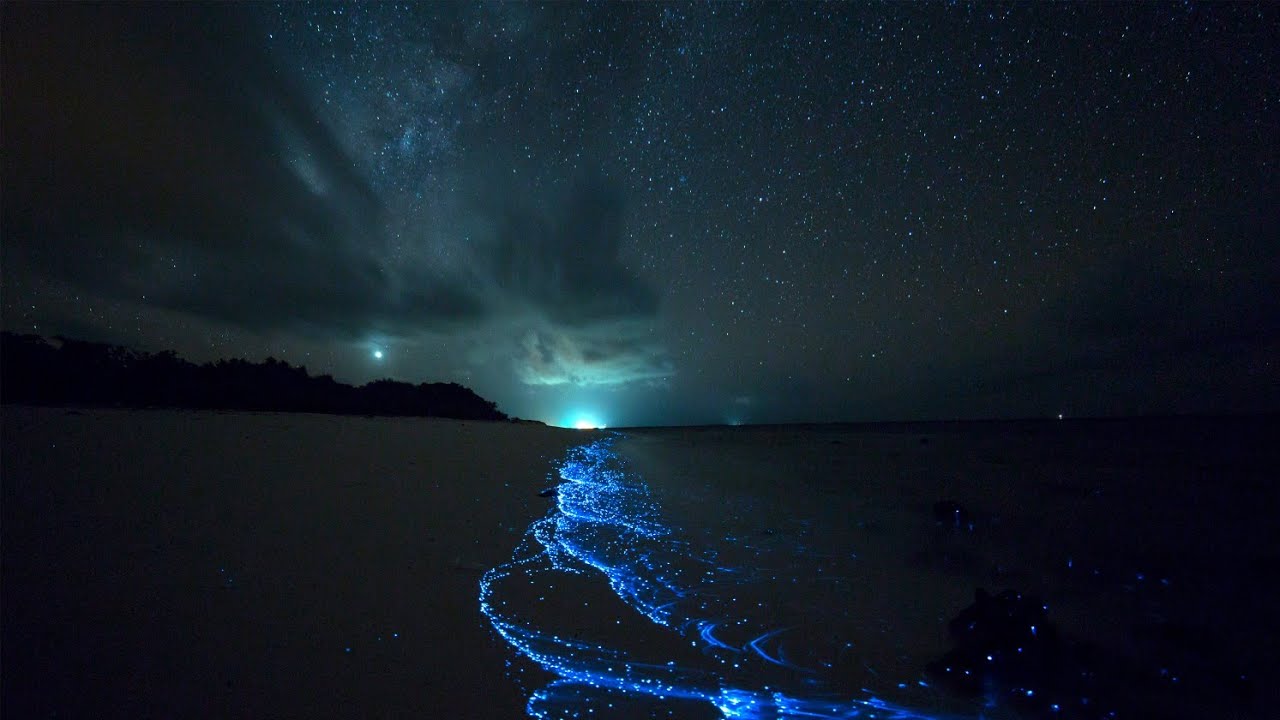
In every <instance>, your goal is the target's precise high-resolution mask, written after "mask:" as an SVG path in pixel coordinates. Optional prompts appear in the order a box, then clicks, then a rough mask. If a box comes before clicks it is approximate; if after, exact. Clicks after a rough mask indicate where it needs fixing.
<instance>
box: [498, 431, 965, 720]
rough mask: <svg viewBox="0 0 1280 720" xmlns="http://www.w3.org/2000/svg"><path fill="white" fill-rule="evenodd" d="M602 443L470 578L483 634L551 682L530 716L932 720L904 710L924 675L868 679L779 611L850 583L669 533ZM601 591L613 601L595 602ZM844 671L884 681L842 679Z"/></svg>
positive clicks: (820, 624) (862, 667)
mask: <svg viewBox="0 0 1280 720" xmlns="http://www.w3.org/2000/svg"><path fill="white" fill-rule="evenodd" d="M612 442H613V441H612V439H603V440H599V441H597V442H594V443H591V444H589V445H585V446H582V447H578V448H575V449H574V450H572V451H571V452H570V453H569V455H568V456H567V457H566V458H565V459H564V460H563V461H562V462H561V463H560V465H559V476H560V479H561V483H560V484H559V485H558V487H557V492H556V494H555V505H554V507H553V508H552V509H551V510H550V511H549V512H548V514H547V515H546V516H545V517H543V518H541V519H539V520H537V521H536V522H534V523H533V524H532V525H531V526H530V527H529V529H528V531H527V532H526V534H525V536H524V538H523V539H522V541H521V543H520V545H519V546H518V548H517V549H516V552H515V554H514V556H513V557H512V559H511V561H510V562H507V563H505V564H503V565H501V566H499V567H496V568H493V569H492V570H490V571H488V572H487V573H485V575H484V577H483V578H482V580H481V583H480V608H481V611H482V612H483V613H484V615H485V616H486V617H487V618H488V619H489V620H490V622H491V623H492V625H493V628H494V629H495V630H496V631H497V632H498V634H499V635H501V636H502V638H503V639H504V640H506V642H508V643H509V644H510V645H511V646H512V647H513V648H514V649H515V650H516V651H517V652H519V653H520V654H521V655H523V656H525V657H527V658H529V659H530V660H532V661H534V662H535V663H537V664H538V665H540V666H541V667H543V668H544V669H546V670H548V671H550V672H551V673H553V674H554V675H556V676H557V678H558V679H557V680H555V681H554V682H551V683H550V684H548V685H546V686H544V687H541V688H539V689H537V690H536V691H534V692H533V693H532V695H531V697H530V699H529V703H528V712H529V714H530V715H531V716H533V717H537V718H562V717H580V716H585V715H588V714H590V715H594V716H597V717H599V716H602V715H604V716H608V713H607V712H606V711H609V710H613V711H618V708H620V707H621V708H624V709H623V711H622V714H624V715H626V714H628V713H626V712H625V708H626V706H631V708H632V710H634V709H635V708H640V707H648V708H654V710H653V712H655V713H656V712H661V711H662V709H663V707H664V706H665V707H666V708H668V710H669V709H670V708H671V707H676V706H679V704H681V703H688V702H693V703H701V704H704V705H707V706H710V707H711V708H714V709H715V710H718V711H719V713H720V715H721V716H723V717H724V718H732V719H743V720H752V719H758V718H783V717H785V718H798V717H804V718H855V717H856V718H937V717H941V715H940V714H939V713H937V712H935V711H929V710H923V709H913V707H919V704H918V703H913V702H912V701H913V700H919V699H920V698H921V697H924V696H925V695H928V694H930V693H932V691H931V690H929V689H928V687H927V683H925V682H924V681H923V680H922V679H916V678H879V677H878V675H877V672H876V671H875V669H874V668H872V667H871V666H869V665H867V664H866V663H863V662H861V661H860V660H859V659H858V657H857V648H856V647H855V646H854V645H855V644H854V643H853V642H851V641H847V640H844V639H842V638H841V637H840V636H839V633H837V632H836V631H835V630H834V629H833V628H832V627H830V626H828V625H827V624H826V623H825V622H824V620H823V618H822V617H820V616H815V613H814V612H813V611H812V610H806V611H805V612H796V611H795V610H794V608H791V609H789V608H788V603H789V602H790V600H789V599H793V598H795V597H796V595H797V593H805V594H807V593H810V592H816V593H827V594H829V595H830V598H831V600H830V601H828V602H839V598H840V595H841V592H842V589H841V588H842V587H845V586H846V585H847V582H848V579H847V578H840V577H816V578H799V577H795V576H789V575H788V567H789V565H788V561H787V557H788V555H787V553H782V554H781V555H779V554H778V553H774V554H772V555H768V556H766V555H764V554H761V553H758V552H755V551H753V550H752V545H751V542H749V540H750V539H747V538H738V539H736V540H737V541H735V539H734V538H729V541H730V542H729V543H727V544H723V545H721V546H719V547H717V546H716V544H715V543H708V542H705V541H703V540H699V539H696V535H691V534H689V533H684V532H681V531H680V530H679V529H677V528H674V527H671V526H669V525H668V524H667V521H664V518H663V513H662V508H661V507H659V503H658V502H657V500H656V499H655V497H654V496H653V494H652V493H651V492H650V490H649V488H648V487H647V486H646V485H645V483H644V482H643V481H642V479H641V478H639V477H637V476H635V475H634V474H633V473H629V472H627V471H626V470H625V468H624V467H623V465H622V463H621V461H620V460H619V459H618V458H617V457H616V455H615V454H614V453H613V451H612V449H611V443H612ZM810 551H811V549H810V548H804V547H793V548H790V549H789V550H788V552H791V553H792V555H791V557H795V558H798V557H800V555H799V554H803V553H805V552H810ZM797 553H799V554H797ZM727 556H732V557H733V560H734V561H730V560H729V559H727ZM810 561H812V558H810ZM817 567H818V569H817V570H816V571H813V572H814V574H815V575H820V574H821V572H822V569H821V563H819V565H818V566H817ZM797 572H799V571H797ZM805 572H806V573H808V572H809V570H806V571H805ZM801 580H804V582H806V583H808V584H807V585H805V586H804V588H800V589H798V588H797V583H799V582H800V581H801ZM842 583H843V584H842ZM603 584H607V586H608V587H609V588H610V589H611V591H612V594H611V597H609V598H608V599H609V602H608V603H605V605H604V606H602V605H601V603H600V601H599V600H598V599H597V600H595V601H594V602H595V603H596V604H595V605H594V606H593V605H592V604H591V603H592V602H593V601H592V600H591V598H593V597H595V598H598V597H599V596H600V593H599V592H598V589H599V588H600V587H602V585H603ZM819 605H821V603H820V604H819ZM797 618H799V619H800V620H803V622H802V623H800V624H796V620H797ZM851 667H857V668H858V674H857V677H858V678H859V682H861V680H862V679H864V678H872V679H875V680H877V682H878V683H879V684H880V685H882V686H878V687H873V686H858V687H853V688H850V687H849V682H850V680H849V678H850V676H851V673H850V672H849V668H851ZM871 684H872V685H874V684H876V683H871ZM654 703H656V705H654ZM634 714H636V713H635V712H632V713H630V715H634Z"/></svg>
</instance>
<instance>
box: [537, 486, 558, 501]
mask: <svg viewBox="0 0 1280 720" xmlns="http://www.w3.org/2000/svg"><path fill="white" fill-rule="evenodd" d="M556 492H557V488H556V486H554V485H552V486H551V487H549V488H547V489H546V490H543V491H541V492H539V493H538V497H542V498H549V497H555V495H556Z"/></svg>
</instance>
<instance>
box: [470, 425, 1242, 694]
mask: <svg viewBox="0 0 1280 720" xmlns="http://www.w3.org/2000/svg"><path fill="white" fill-rule="evenodd" d="M934 430H935V431H934V432H930V433H918V432H902V431H900V432H895V433H880V434H876V433H867V432H865V431H864V432H858V431H851V430H848V429H837V430H833V429H808V430H805V429H794V430H787V431H779V430H770V431H765V430H757V431H756V432H755V433H750V432H748V433H733V432H731V431H703V432H694V431H682V432H667V433H665V434H664V433H647V434H646V433H628V434H626V435H613V436H608V437H605V438H602V439H598V440H596V441H594V442H591V443H588V444H584V445H583V446H581V447H579V448H577V449H575V450H574V451H573V452H571V453H570V454H569V456H567V457H566V458H564V459H562V460H561V461H560V462H559V463H558V464H557V468H556V470H555V476H554V478H553V479H554V480H555V485H554V495H553V498H552V503H551V507H550V508H549V510H548V513H547V514H546V515H545V516H544V517H542V518H540V519H539V520H537V521H536V522H534V523H533V524H532V525H531V526H530V528H529V530H528V532H527V533H526V535H525V537H524V539H523V541H522V542H521V544H520V547H518V548H517V549H516V552H515V553H514V555H513V558H512V560H511V561H510V562H508V563H505V564H503V565H502V566H499V567H497V568H494V569H493V570H491V571H489V572H488V573H486V575H485V577H484V579H483V581H482V585H481V609H482V612H483V613H484V615H485V616H486V617H487V618H488V619H489V621H490V622H491V623H492V626H493V628H494V629H495V631H496V632H497V633H498V635H499V636H500V637H502V638H503V639H504V640H505V641H506V642H507V643H509V644H510V645H511V646H512V648H513V649H514V650H515V651H516V652H517V653H518V654H519V655H521V656H522V657H523V658H525V659H527V660H530V661H532V662H533V663H536V664H537V665H538V666H541V667H542V668H543V669H544V670H546V671H549V673H550V674H551V675H552V676H553V677H554V679H553V680H552V681H551V682H549V683H546V684H543V685H540V686H538V687H531V688H530V700H529V705H528V712H529V714H530V715H531V716H534V717H540V718H541V717H545V718H559V717H566V718H567V717H584V716H594V717H661V716H672V717H724V718H770V717H826V718H846V717H867V718H943V717H990V718H996V717H1039V716H1046V717H1048V716H1055V715H1061V716H1064V717H1137V716H1141V713H1142V712H1143V711H1142V708H1155V709H1158V710H1159V711H1160V712H1165V713H1166V714H1168V713H1172V716H1179V714H1178V713H1179V711H1178V708H1183V709H1185V710H1186V715H1184V716H1186V717H1192V716H1196V713H1199V712H1200V710H1203V709H1205V708H1209V709H1214V708H1216V709H1217V710H1220V711H1221V710H1224V709H1226V708H1228V707H1230V708H1231V709H1232V712H1233V713H1237V714H1236V716H1240V717H1250V716H1251V715H1249V714H1248V713H1250V712H1253V710H1252V708H1253V707H1257V697H1256V695H1257V693H1255V692H1253V691H1252V689H1251V688H1252V683H1251V682H1250V678H1249V677H1248V674H1249V673H1255V674H1256V673H1257V672H1258V671H1259V668H1257V667H1256V665H1257V662H1256V661H1254V662H1253V663H1252V664H1253V666H1250V663H1248V662H1243V661H1241V662H1240V663H1238V665H1239V666H1238V667H1237V666H1232V667H1230V668H1225V669H1224V670H1222V671H1221V672H1219V671H1218V670H1210V669H1209V668H1206V667H1205V665H1204V663H1205V662H1206V661H1204V660H1202V659H1198V658H1197V653H1198V652H1201V651H1203V650H1204V649H1205V648H1204V646H1203V645H1197V644H1196V643H1195V641H1194V640H1190V641H1189V640H1186V639H1185V638H1184V639H1179V637H1180V636H1182V635H1186V634H1187V633H1188V632H1190V633H1192V634H1194V633H1197V632H1210V633H1212V632H1213V630H1204V629H1202V628H1201V626H1200V625H1196V624H1195V623H1194V622H1191V623H1188V621H1187V620H1186V618H1185V617H1184V616H1186V615H1188V613H1189V614H1191V615H1194V614H1195V613H1194V612H1193V609H1194V605H1195V603H1196V601H1197V600H1196V592H1195V588H1194V587H1190V588H1189V587H1187V586H1188V585H1194V584H1195V583H1197V582H1201V581H1204V580H1205V578H1204V577H1197V576H1196V575H1197V572H1200V573H1201V575H1203V573H1202V572H1201V571H1202V570H1203V568H1201V567H1200V564H1202V561H1200V560H1195V559H1193V558H1190V557H1187V558H1185V562H1184V563H1183V564H1182V566H1180V565H1179V560H1178V558H1177V552H1176V550H1177V549H1178V548H1179V547H1182V546H1181V545H1180V544H1179V542H1178V541H1176V539H1175V540H1174V541H1168V542H1165V541H1161V542H1157V541H1154V540H1152V539H1151V538H1149V537H1147V538H1144V539H1143V542H1142V543H1138V544H1139V545H1143V546H1144V547H1143V548H1140V549H1138V550H1134V549H1133V548H1129V551H1128V552H1121V551H1120V550H1119V549H1117V548H1114V547H1113V548H1112V551H1111V552H1107V547H1108V543H1109V542H1114V541H1116V540H1117V538H1118V537H1120V536H1124V535H1125V534H1126V533H1129V534H1131V535H1134V536H1135V537H1136V536H1142V535H1143V534H1144V533H1145V534H1147V535H1150V533H1151V532H1153V531H1154V532H1159V531H1160V529H1161V528H1160V524H1161V523H1162V522H1163V523H1164V524H1165V525H1166V526H1167V525H1168V524H1169V523H1177V524H1178V527H1177V528H1175V530H1181V531H1194V530H1195V529H1196V527H1197V526H1196V524H1195V523H1194V522H1193V521H1194V520H1196V519H1197V518H1199V519H1200V520H1201V521H1202V523H1203V521H1205V518H1204V517H1203V516H1204V511H1200V512H1189V513H1187V515H1186V517H1176V518H1175V517H1161V518H1155V519H1153V518H1150V517H1147V518H1145V519H1144V518H1142V517H1141V515H1142V513H1141V512H1136V513H1135V507H1130V506H1136V505H1140V504H1141V503H1139V502H1137V500H1139V499H1140V498H1135V497H1134V495H1135V494H1137V493H1138V492H1139V491H1138V490H1137V489H1136V487H1135V484H1136V485H1141V482H1139V480H1142V478H1145V477H1146V474H1147V473H1146V472H1145V471H1139V472H1136V474H1135V473H1129V474H1128V475H1125V473H1123V472H1117V471H1116V468H1117V467H1123V466H1124V463H1123V462H1121V463H1119V465H1116V463H1115V462H1112V463H1111V464H1104V465H1103V466H1102V467H1098V466H1096V465H1090V464H1088V463H1085V462H1082V460H1081V458H1082V455H1081V454H1080V453H1072V452H1065V451H1064V450H1063V448H1064V447H1066V448H1072V447H1074V448H1075V449H1076V450H1082V449H1083V450H1086V451H1087V450H1088V446H1089V442H1083V441H1080V439H1079V438H1075V439H1074V440H1073V441H1071V442H1066V441H1063V440H1062V438H1058V439H1057V441H1056V444H1055V441H1054V440H1053V439H1050V440H1048V441H1046V439H1045V438H1044V437H1028V436H1026V435H1025V433H1018V432H1015V433H1013V434H1012V435H1007V434H1006V436H1003V437H997V438H995V439H992V438H991V437H990V436H991V429H990V428H986V429H984V430H983V431H982V433H980V435H981V437H983V438H986V440H982V439H980V438H979V437H977V436H975V435H974V434H973V433H972V432H962V433H958V434H957V433H955V432H952V433H947V432H938V431H936V430H937V429H936V428H934ZM997 435H998V433H997ZM1072 442H1075V443H1076V445H1073V444H1072ZM1081 442H1083V445H1080V443H1081ZM1046 453H1048V455H1047V456H1046ZM1054 453H1057V454H1056V455H1055V454H1054ZM1087 455H1088V453H1087V452H1085V453H1084V456H1087ZM1112 455H1113V457H1112V460H1113V461H1114V460H1115V457H1114V455H1115V452H1114V449H1113V450H1112ZM1153 462H1154V461H1153ZM957 474H961V475H963V477H957ZM1135 475H1136V476H1141V477H1139V478H1138V480H1135ZM1184 480H1185V478H1184ZM1170 491H1171V492H1174V490H1172V489H1171V490H1170ZM1178 492H1185V489H1184V490H1183V491H1178ZM1175 494H1176V492H1175ZM1210 494H1213V493H1210ZM1218 494H1220V493H1218ZM1203 496H1204V493H1200V495H1199V496H1198V497H1199V498H1200V500H1201V501H1204V497H1203ZM956 498H958V499H956ZM1182 500H1184V501H1185V500H1187V499H1186V498H1183V499H1182ZM948 503H949V504H948ZM1167 504H1168V503H1167V502H1166V503H1155V504H1154V505H1158V506H1162V505H1167ZM940 506H942V507H946V508H951V507H955V508H959V512H961V513H962V515H956V516H949V515H947V514H945V513H943V514H941V515H940V514H939V507H940ZM1184 509H1185V508H1184ZM1218 511H1219V512H1220V513H1222V514H1223V515H1230V514H1231V513H1230V508H1229V507H1219V508H1218ZM1151 512H1155V513H1157V514H1159V513H1165V514H1168V513H1169V509H1168V508H1164V509H1160V508H1156V507H1152V508H1148V514H1149V513H1151ZM1209 525H1213V526H1214V527H1217V524H1216V521H1215V522H1210V523H1209ZM1200 529H1201V530H1204V529H1205V528H1200ZM1165 530H1168V528H1167V527H1166V528H1165ZM1213 532H1215V533H1217V534H1218V535H1219V536H1221V535H1222V531H1221V528H1218V529H1217V530H1214V531H1213ZM1171 534H1172V535H1178V534H1179V533H1178V532H1172V533H1171ZM1091 535H1095V536H1093V537H1091ZM1250 540H1251V541H1253V542H1259V540H1258V539H1257V538H1252V537H1251V538H1250ZM1151 548H1155V550H1152V549H1151ZM1171 548H1172V549H1171ZM1005 587H1016V588H1018V589H1019V590H1021V591H1025V592H1028V593H1035V594H1036V597H1037V598H1044V600H1045V607H1046V608H1047V609H1048V611H1049V617H1051V618H1053V619H1054V622H1055V628H1056V627H1057V626H1061V628H1062V631H1063V635H1064V636H1069V637H1071V638H1072V640H1071V645H1070V647H1071V648H1077V647H1089V648H1094V649H1095V651H1091V652H1092V654H1090V655H1088V658H1089V659H1088V660H1087V661H1086V660H1077V658H1080V657H1084V655H1082V654H1081V653H1080V652H1076V651H1075V650H1074V649H1073V651H1072V653H1071V655H1070V658H1071V659H1070V660H1069V661H1063V662H1062V663H1058V664H1060V665H1063V666H1065V669H1064V670H1063V671H1062V672H1061V673H1059V674H1063V673H1068V674H1069V673H1086V674H1088V673H1091V674H1098V673H1104V674H1110V675H1114V676H1115V677H1114V678H1111V677H1106V678H1101V679H1097V678H1092V679H1087V683H1085V684H1082V683H1081V682H1080V681H1072V680H1071V679H1070V678H1068V679H1067V681H1065V682H1064V681H1062V679H1061V678H1058V679H1049V680H1046V681H1045V682H1046V683H1047V684H1048V687H1047V688H1045V687H1040V686H1037V685H1036V684H1035V682H1034V678H1033V680H1032V681H1027V677H1026V676H1025V674H1024V676H1021V677H1018V676H1015V678H1014V679H1016V680H1019V681H1020V682H1021V684H1019V685H1018V686H1017V687H1016V688H1015V687H1013V684H1012V682H1011V681H1010V680H1009V676H1008V675H1007V674H1006V675H1004V676H1002V675H1001V674H1000V673H997V672H992V673H990V677H989V678H988V679H987V680H985V681H984V682H983V683H982V684H981V687H982V690H981V691H980V692H978V693H976V695H975V694H974V693H967V694H958V693H956V692H953V691H952V690H951V689H950V688H949V687H948V686H947V683H946V682H940V679H939V678H938V677H937V675H936V673H931V672H930V671H929V668H930V665H931V663H934V662H936V661H937V660H938V659H939V658H942V657H944V656H945V655H946V653H947V652H948V650H949V649H950V648H951V646H952V643H953V642H954V638H952V637H951V636H950V634H949V632H948V624H949V621H950V620H951V619H952V618H953V617H954V616H956V615H957V614H958V613H960V612H961V611H962V610H963V609H964V608H965V607H966V606H967V605H968V604H969V603H970V602H972V599H973V594H974V592H975V591H976V590H977V589H978V588H985V589H989V590H991V591H992V592H995V591H998V590H1000V589H1003V588H1005ZM1215 597H1217V598H1219V599H1218V600H1213V601H1214V602H1222V601H1223V600H1222V599H1221V598H1223V597H1226V596H1221V595H1219V596H1215ZM1232 598H1234V596H1232ZM1200 600H1201V601H1204V600H1205V598H1203V597H1202V598H1200ZM1227 601H1228V602H1234V601H1235V600H1234V599H1229V600H1227ZM1036 602H1037V603H1039V602H1040V600H1037V601H1036ZM1144 628H1145V629H1144ZM1144 633H1145V634H1146V635H1145V636H1144ZM1146 636H1155V639H1154V640H1153V639H1151V637H1146ZM1165 636H1169V637H1172V638H1173V640H1170V639H1169V637H1165ZM1144 637H1145V639H1144ZM1143 642H1145V643H1147V645H1146V646H1141V647H1140V646H1139V645H1140V644H1141V643H1143ZM1161 643H1163V644H1164V645H1165V646H1167V647H1163V648H1161V647H1156V646H1159V645H1160V644H1161ZM1211 644H1212V643H1211ZM1226 645H1229V643H1227V644H1226ZM1226 645H1224V646H1223V647H1215V648H1212V650H1213V651H1214V652H1223V653H1225V654H1227V655H1230V653H1229V652H1228V651H1226V650H1224V647H1226ZM1098 648H1100V650H1097V649H1098ZM1019 650H1020V649H1019ZM1096 657H1101V658H1103V659H1101V660H1096V659H1095V658H1096ZM1225 660H1228V661H1229V660H1231V658H1230V657H1226V658H1225ZM1237 660H1239V658H1237ZM1072 663H1074V664H1072ZM1056 667H1057V665H1055V668H1056ZM982 671H983V669H982V668H976V669H975V672H982ZM1055 672H1057V670H1055ZM1130 674H1132V677H1130ZM1162 674H1163V677H1162ZM1210 675H1212V676H1213V677H1207V676H1210ZM1188 687H1191V688H1192V689H1191V690H1186V689H1185V688H1188ZM1080 688H1084V689H1083V690H1081V689H1080ZM1015 690H1016V697H1013V694H1014V691H1015ZM1037 691H1039V692H1040V693H1041V695H1042V696H1044V695H1047V694H1048V693H1054V692H1056V693H1057V694H1058V695H1062V696H1063V697H1061V698H1049V699H1046V700H1044V701H1043V702H1031V700H1036V701H1039V700H1040V698H1039V697H1032V696H1033V695H1034V693H1035V692H1037ZM1098 692H1101V693H1102V695H1101V696H1097V695H1096V693H1098ZM1088 695H1094V696H1093V697H1089V696H1088ZM1170 708H1173V709H1172V710H1170ZM1196 708H1200V710H1196ZM1135 713H1138V714H1135ZM1241 713H1242V714H1241Z"/></svg>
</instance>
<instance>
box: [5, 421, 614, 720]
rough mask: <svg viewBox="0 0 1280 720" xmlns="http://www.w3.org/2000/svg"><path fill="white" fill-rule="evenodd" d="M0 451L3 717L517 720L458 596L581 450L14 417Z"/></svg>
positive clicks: (336, 429)
mask: <svg viewBox="0 0 1280 720" xmlns="http://www.w3.org/2000/svg"><path fill="white" fill-rule="evenodd" d="M3 431H4V436H3V438H4V440H3V441H4V452H3V492H4V496H3V532H4V535H3V537H4V565H3V605H4V616H3V617H4V624H3V665H4V707H3V714H4V715H5V716H6V717H12V718H18V717H100V718H101V717H121V718H124V717H130V718H161V717H254V718H265V717H279V718H285V717H334V718H338V717H342V718H390V717H395V718H410V717H418V718H427V717H459V718H461V717H476V718H480V717H491V718H515V717H521V716H523V714H524V711H523V708H524V705H525V701H526V697H525V695H524V693H523V691H522V689H521V688H520V687H519V686H518V685H517V683H515V682H512V681H510V680H508V679H507V678H505V677H504V672H505V671H506V668H507V665H508V663H509V662H510V661H511V660H513V656H512V653H511V652H510V651H509V649H508V648H507V647H506V646H505V645H504V644H503V643H502V642H501V641H500V640H498V639H497V638H495V637H494V635H493V633H492V631H491V630H490V629H489V627H488V625H487V623H486V622H485V621H484V619H483V618H482V617H481V616H480V614H479V612H478V609H477V602H476V589H477V583H478V580H479V578H480V575H481V573H482V572H483V571H484V570H485V569H487V568H489V567H491V566H493V565H495V564H497V563H499V562H501V561H502V560H504V559H505V558H506V557H508V556H509V555H510V553H511V549H512V548H513V547H514V545H515V544H516V542H517V541H518V539H519V537H520V535H521V533H523V531H524V529H525V526H526V525H527V524H528V523H529V521H530V520H531V519H532V518H534V517H537V516H538V515H541V514H542V513H543V512H545V509H546V504H547V500H545V499H543V498H539V497H538V495H537V493H538V491H539V490H541V489H543V488H544V487H545V486H546V485H547V484H548V481H547V478H546V476H547V473H548V472H549V471H550V470H551V469H552V466H551V464H552V462H553V461H554V460H556V459H558V458H559V457H560V456H562V455H563V454H564V451H565V449H566V448H568V447H570V446H571V445H573V444H575V443H578V442H581V441H582V440H583V438H584V436H585V435H589V433H583V432H576V431H568V430H559V429H554V428H546V427H543V426H539V425H518V424H508V423H472V422H458V421H446V420H431V419H422V420H418V419H389V418H362V417H338V416H326V415H287V414H235V413H227V414H217V413H193V412H173V411H162V410H155V411H130V410H63V409H31V408H18V407H6V408H4V425H3ZM528 672H536V671H535V670H529V671H528Z"/></svg>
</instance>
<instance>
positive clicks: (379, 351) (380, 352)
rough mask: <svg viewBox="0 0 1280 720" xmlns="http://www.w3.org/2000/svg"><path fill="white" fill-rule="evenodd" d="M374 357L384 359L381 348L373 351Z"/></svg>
mask: <svg viewBox="0 0 1280 720" xmlns="http://www.w3.org/2000/svg"><path fill="white" fill-rule="evenodd" d="M373 359H374V360H381V359H382V351H381V350H374V351H373Z"/></svg>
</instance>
